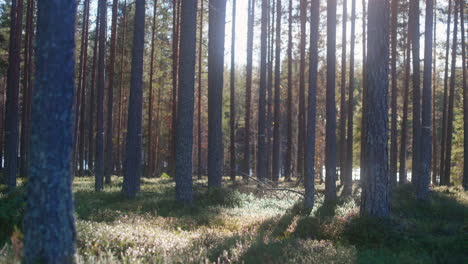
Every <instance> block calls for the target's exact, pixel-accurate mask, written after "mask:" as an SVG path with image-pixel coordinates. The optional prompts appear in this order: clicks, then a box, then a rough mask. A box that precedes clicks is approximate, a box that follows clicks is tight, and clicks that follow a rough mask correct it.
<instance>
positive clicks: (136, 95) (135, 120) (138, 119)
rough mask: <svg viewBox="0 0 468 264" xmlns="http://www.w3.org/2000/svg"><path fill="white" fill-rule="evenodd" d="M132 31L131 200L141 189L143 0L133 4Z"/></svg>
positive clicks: (127, 170) (127, 185)
mask: <svg viewBox="0 0 468 264" xmlns="http://www.w3.org/2000/svg"><path fill="white" fill-rule="evenodd" d="M135 3H136V5H135V23H134V29H133V51H132V70H131V77H130V99H129V104H128V122H127V131H128V132H127V141H126V144H127V146H126V148H125V151H126V155H125V166H124V182H123V186H122V187H123V192H124V193H125V195H126V196H127V197H129V198H134V197H135V196H136V193H137V191H138V190H139V189H140V178H141V172H142V164H141V163H142V162H141V161H142V158H141V149H142V142H141V141H142V140H141V125H142V104H143V102H142V101H143V51H144V46H145V0H136V1H135Z"/></svg>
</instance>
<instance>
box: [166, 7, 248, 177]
mask: <svg viewBox="0 0 468 264" xmlns="http://www.w3.org/2000/svg"><path fill="white" fill-rule="evenodd" d="M203 2H205V0H200V33H199V36H198V125H197V128H198V137H197V138H198V144H197V147H198V149H197V153H198V154H197V157H198V166H197V167H198V169H197V174H198V179H199V180H201V178H202V156H201V155H202V128H201V115H202V114H201V101H202V69H203V65H202V64H203V13H204V10H203ZM249 8H250V6H249ZM249 17H250V14H249ZM158 111H159V110H158Z"/></svg>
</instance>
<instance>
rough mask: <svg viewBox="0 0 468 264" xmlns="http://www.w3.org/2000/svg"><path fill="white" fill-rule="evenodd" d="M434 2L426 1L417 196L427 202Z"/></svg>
mask: <svg viewBox="0 0 468 264" xmlns="http://www.w3.org/2000/svg"><path fill="white" fill-rule="evenodd" d="M433 8H434V1H433V0H426V21H425V23H426V29H425V33H424V81H423V91H422V109H421V110H422V113H421V116H422V120H421V126H422V129H421V174H420V175H419V180H418V188H417V191H416V196H417V198H418V199H420V200H426V199H427V198H428V195H429V184H430V182H431V161H432V156H431V154H432V153H431V151H432V144H431V143H432V141H431V106H432V105H431V102H432V98H431V95H432V94H431V88H432V30H433V28H432V19H433V18H434V17H433V15H434V13H433Z"/></svg>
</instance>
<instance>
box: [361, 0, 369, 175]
mask: <svg viewBox="0 0 468 264" xmlns="http://www.w3.org/2000/svg"><path fill="white" fill-rule="evenodd" d="M366 22H367V21H366V0H362V62H363V63H362V98H361V101H362V113H364V111H365V109H366V101H365V100H364V98H365V96H366V90H367V89H366V62H367V56H366V54H367V53H366V49H367V42H366ZM365 129H366V128H365V122H364V115H362V116H361V153H360V156H359V160H360V161H359V164H360V176H359V178H360V180H361V181H362V180H364V173H363V170H362V168H363V167H364V140H365V138H366V135H365V134H364V133H363V131H364V130H365Z"/></svg>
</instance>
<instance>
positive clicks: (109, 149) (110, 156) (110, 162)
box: [104, 0, 119, 184]
mask: <svg viewBox="0 0 468 264" xmlns="http://www.w3.org/2000/svg"><path fill="white" fill-rule="evenodd" d="M118 5H119V2H118V0H113V2H112V25H111V39H110V54H109V72H108V74H109V80H108V85H109V86H108V88H107V129H106V144H105V155H106V156H105V168H104V175H105V178H106V184H110V183H111V175H112V173H114V153H113V152H114V140H113V139H114V134H113V128H114V126H113V116H114V115H113V114H114V110H113V109H114V82H115V51H116V48H117V8H118Z"/></svg>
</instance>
